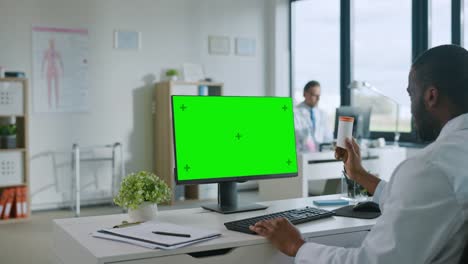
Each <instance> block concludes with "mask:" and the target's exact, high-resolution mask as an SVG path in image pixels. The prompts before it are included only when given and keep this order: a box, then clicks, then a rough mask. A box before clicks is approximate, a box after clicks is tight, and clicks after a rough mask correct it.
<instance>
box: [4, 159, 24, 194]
mask: <svg viewBox="0 0 468 264" xmlns="http://www.w3.org/2000/svg"><path fill="white" fill-rule="evenodd" d="M23 157H24V155H23V152H21V151H8V152H0V186H5V185H15V184H22V183H24V180H23V175H24V174H23V170H24V166H23V165H24V159H23Z"/></svg>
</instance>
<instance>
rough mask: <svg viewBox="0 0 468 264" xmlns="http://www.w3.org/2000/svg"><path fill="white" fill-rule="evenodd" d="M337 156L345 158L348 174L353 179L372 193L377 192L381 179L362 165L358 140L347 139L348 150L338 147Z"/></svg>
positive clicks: (341, 158)
mask: <svg viewBox="0 0 468 264" xmlns="http://www.w3.org/2000/svg"><path fill="white" fill-rule="evenodd" d="M335 157H336V158H337V159H339V160H343V162H344V167H345V168H346V172H347V175H348V177H349V178H350V179H351V180H354V181H356V182H357V183H359V184H360V185H361V186H363V187H364V188H366V190H367V191H368V192H369V193H370V194H374V193H375V190H376V188H377V185H379V182H380V179H379V178H378V177H377V176H375V175H373V174H371V173H369V172H367V170H366V169H364V167H363V166H362V160H361V150H360V149H359V145H358V144H357V143H356V140H354V139H353V140H350V139H346V152H344V151H342V149H341V150H340V149H337V150H336V152H335Z"/></svg>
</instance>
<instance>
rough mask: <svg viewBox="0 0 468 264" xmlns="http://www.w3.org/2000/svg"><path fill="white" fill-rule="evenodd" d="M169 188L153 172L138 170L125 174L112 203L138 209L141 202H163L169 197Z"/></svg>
mask: <svg viewBox="0 0 468 264" xmlns="http://www.w3.org/2000/svg"><path fill="white" fill-rule="evenodd" d="M171 195H172V193H171V189H170V188H169V186H167V184H166V183H165V182H164V181H163V180H161V179H160V178H159V177H158V176H156V175H155V174H154V173H151V172H146V171H140V172H136V173H131V174H129V175H127V176H126V177H125V178H124V179H123V181H122V184H121V186H120V190H119V193H118V194H117V196H116V197H114V203H115V204H117V205H118V206H120V207H123V208H129V209H138V207H139V206H140V205H141V204H142V203H143V202H150V203H156V204H159V203H163V202H167V201H169V200H170V199H171Z"/></svg>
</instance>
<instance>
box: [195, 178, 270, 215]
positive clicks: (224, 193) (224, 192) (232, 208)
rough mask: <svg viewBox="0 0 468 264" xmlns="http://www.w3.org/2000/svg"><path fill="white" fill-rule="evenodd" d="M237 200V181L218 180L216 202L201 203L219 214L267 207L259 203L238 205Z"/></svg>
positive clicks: (205, 207) (204, 207)
mask: <svg viewBox="0 0 468 264" xmlns="http://www.w3.org/2000/svg"><path fill="white" fill-rule="evenodd" d="M237 200H238V196H237V182H220V183H218V203H217V204H208V205H203V206H202V208H203V209H207V210H210V211H215V212H218V213H221V214H233V213H240V212H248V211H255V210H264V209H266V208H268V206H265V205H260V204H243V205H242V204H241V205H238V204H237Z"/></svg>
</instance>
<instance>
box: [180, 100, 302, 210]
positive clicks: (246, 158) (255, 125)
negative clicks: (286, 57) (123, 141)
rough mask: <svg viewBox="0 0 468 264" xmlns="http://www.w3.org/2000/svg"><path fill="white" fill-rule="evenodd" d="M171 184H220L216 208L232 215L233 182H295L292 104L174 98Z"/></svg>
mask: <svg viewBox="0 0 468 264" xmlns="http://www.w3.org/2000/svg"><path fill="white" fill-rule="evenodd" d="M172 114H173V119H172V120H173V133H174V154H175V171H174V172H175V181H176V183H177V184H202V183H218V184H219V186H218V204H214V205H206V206H202V207H203V208H205V209H208V210H212V211H216V212H220V213H234V212H242V211H252V210H259V209H265V208H266V206H263V205H257V204H252V205H238V203H237V200H238V197H237V189H236V188H237V182H244V181H248V180H264V179H272V178H283V177H294V176H297V157H296V140H295V134H294V115H293V102H292V98H289V97H246V96H244V97H242V96H178V95H174V96H172Z"/></svg>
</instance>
